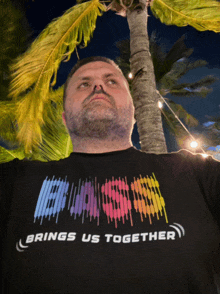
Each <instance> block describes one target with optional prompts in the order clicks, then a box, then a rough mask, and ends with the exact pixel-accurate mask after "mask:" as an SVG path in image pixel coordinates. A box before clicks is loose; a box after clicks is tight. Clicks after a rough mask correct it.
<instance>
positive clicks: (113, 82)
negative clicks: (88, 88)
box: [109, 80, 117, 84]
mask: <svg viewBox="0 0 220 294" xmlns="http://www.w3.org/2000/svg"><path fill="white" fill-rule="evenodd" d="M109 82H112V84H117V82H116V80H109Z"/></svg>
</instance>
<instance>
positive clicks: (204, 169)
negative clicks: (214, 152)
mask: <svg viewBox="0 0 220 294" xmlns="http://www.w3.org/2000/svg"><path fill="white" fill-rule="evenodd" d="M179 153H182V154H184V157H185V159H186V160H187V162H188V164H189V165H190V168H192V170H193V174H194V175H195V177H196V179H197V182H198V184H199V187H200V189H201V191H202V194H203V195H204V199H205V201H206V203H207V206H208V207H209V209H210V211H211V212H212V214H213V216H214V218H215V219H216V220H217V222H218V224H219V227H220V161H218V160H215V159H214V158H213V157H212V156H208V157H203V156H202V154H193V153H191V152H188V151H180V152H179Z"/></svg>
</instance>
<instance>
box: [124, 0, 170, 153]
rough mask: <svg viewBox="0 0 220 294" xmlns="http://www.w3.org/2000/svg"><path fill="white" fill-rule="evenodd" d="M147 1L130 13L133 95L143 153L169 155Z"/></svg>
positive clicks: (144, 0)
mask: <svg viewBox="0 0 220 294" xmlns="http://www.w3.org/2000/svg"><path fill="white" fill-rule="evenodd" d="M146 1H147V0H139V4H138V5H137V6H136V8H133V9H128V10H127V21H128V25H129V29H130V50H131V57H130V67H131V72H132V74H133V77H134V78H133V81H132V92H133V102H134V107H135V119H136V121H137V128H138V133H139V137H140V145H141V150H142V151H145V152H151V153H167V147H166V141H165V136H164V132H163V127H162V119H161V112H160V110H159V107H158V94H157V89H156V82H155V75H154V68H153V62H152V59H151V54H150V51H149V38H148V32H147V20H148V13H147V9H148V8H147V6H146Z"/></svg>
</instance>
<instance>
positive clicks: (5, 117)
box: [0, 101, 17, 144]
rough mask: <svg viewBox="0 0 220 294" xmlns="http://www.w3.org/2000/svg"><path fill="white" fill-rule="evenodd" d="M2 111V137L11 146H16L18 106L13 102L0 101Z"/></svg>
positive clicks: (0, 117)
mask: <svg viewBox="0 0 220 294" xmlns="http://www.w3.org/2000/svg"><path fill="white" fill-rule="evenodd" d="M0 109H1V116H0V126H1V128H0V137H1V138H2V139H3V140H5V141H7V142H10V143H11V144H16V141H17V140H16V120H15V111H16V104H15V103H13V102H11V101H0Z"/></svg>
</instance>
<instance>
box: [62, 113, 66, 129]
mask: <svg viewBox="0 0 220 294" xmlns="http://www.w3.org/2000/svg"><path fill="white" fill-rule="evenodd" d="M62 119H63V123H64V125H65V126H66V117H65V112H63V113H62Z"/></svg>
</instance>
